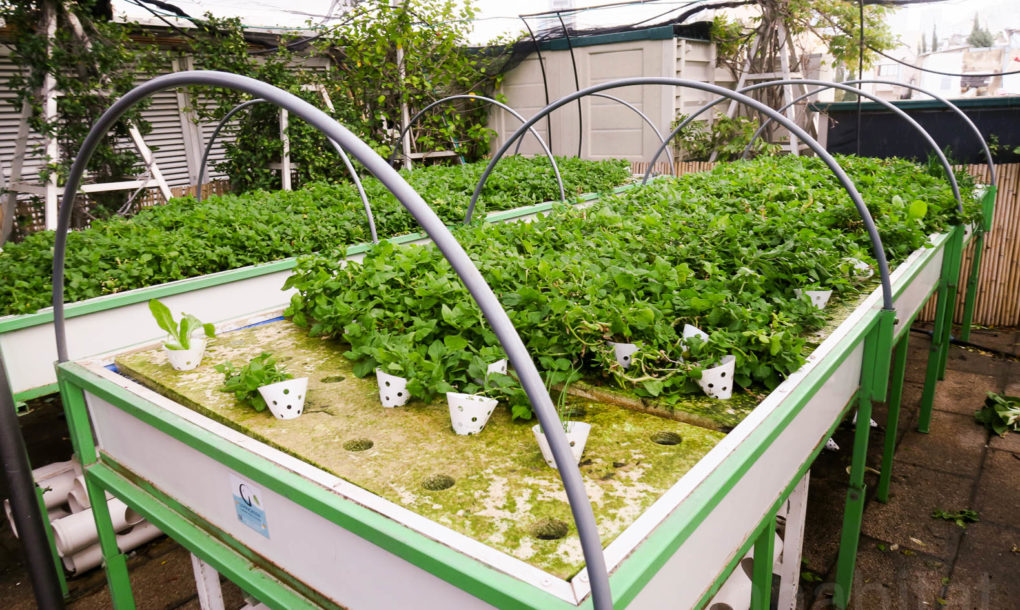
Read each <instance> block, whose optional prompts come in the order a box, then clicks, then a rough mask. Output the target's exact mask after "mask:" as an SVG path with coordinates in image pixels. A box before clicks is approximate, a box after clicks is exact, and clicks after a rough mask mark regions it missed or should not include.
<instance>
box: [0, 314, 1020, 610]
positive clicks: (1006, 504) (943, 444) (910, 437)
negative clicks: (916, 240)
mask: <svg viewBox="0 0 1020 610" xmlns="http://www.w3.org/2000/svg"><path fill="white" fill-rule="evenodd" d="M971 342H972V343H975V344H978V345H981V346H985V347H988V348H991V349H993V350H998V351H999V352H1005V353H1009V354H1017V353H1018V352H1020V332H1015V331H975V332H974V333H973V334H972V336H971ZM929 345H930V343H929V341H928V339H927V336H925V335H924V334H921V333H919V332H912V333H911V335H910V351H909V355H908V368H907V382H906V387H905V389H904V397H903V409H902V412H901V416H900V422H899V433H898V439H899V440H898V444H897V451H896V461H895V464H894V468H893V478H892V488H891V493H890V500H889V502H888V503H887V504H882V503H879V502H877V501H875V500H874V498H873V497H871V496H872V493H871V492H873V487H874V485H875V483H876V481H877V476H876V475H874V474H869V475H868V477H867V482H868V484H869V497H868V502H867V506H866V508H865V513H864V527H863V534H862V537H861V542H860V547H859V554H858V559H857V570H856V576H855V579H854V590H853V597H852V604H851V605H852V607H853V608H855V609H869V610H870V609H876V610H877V609H883V610H884V609H893V610H895V609H901V608H902V609H906V608H910V609H915V608H939V607H947V608H960V609H968V610H970V609H973V610H998V609H1012V608H1017V607H1020V602H1018V601H1017V600H1020V521H1018V520H1017V515H1018V508H1020V434H1016V433H1012V434H1010V435H1009V436H1008V437H1007V438H1004V439H1003V438H999V437H997V436H994V435H989V433H988V432H987V431H986V430H985V429H984V428H983V427H981V426H980V425H978V424H976V423H975V422H974V419H973V413H974V411H975V410H977V409H978V408H980V406H981V404H982V402H983V401H984V397H985V394H986V392H989V391H994V392H1005V393H1008V394H1013V395H1020V359H1018V358H1016V357H1013V358H1006V357H1002V356H995V355H993V354H990V353H987V352H978V351H975V350H973V349H968V348H961V347H956V346H954V347H953V348H951V351H950V358H949V363H948V370H947V372H946V378H945V380H944V381H942V382H941V383H940V385H939V388H938V392H937V395H936V399H935V409H936V411H935V414H934V418H933V422H932V426H931V431H930V433H929V434H921V433H919V432H917V431H916V425H917V415H918V405H919V400H920V395H921V384H922V382H923V380H924V370H925V359H926V357H927V350H928V346H929ZM34 407H35V409H36V410H35V411H34V412H33V413H32V414H30V415H28V416H24V417H23V418H22V426H23V429H24V431H25V434H26V438H28V440H29V453H30V455H31V457H32V459H33V463H34V464H45V463H48V462H51V461H56V460H61V459H67V456H68V455H69V454H70V447H69V446H68V445H67V442H66V427H62V426H63V422H62V419H63V418H62V414H61V413H60V411H59V406H58V405H56V404H54V403H52V402H50V403H46V402H42V401H40V402H37V403H36V404H35V405H34ZM874 418H875V420H876V421H877V422H879V424H880V426H879V427H878V428H876V429H874V430H873V431H872V434H871V440H870V452H869V460H868V465H869V466H871V467H872V468H877V467H878V466H879V462H880V456H881V447H882V444H883V442H884V434H885V433H884V429H885V423H886V420H885V418H886V410H885V406H884V405H881V404H879V405H876V407H875V415H874ZM851 434H852V430H851V428H850V426H848V425H845V426H843V427H841V428H840V429H839V430H838V431H837V433H836V435H835V437H834V438H835V440H836V441H837V442H838V443H839V444H840V445H841V446H842V447H843V448H844V450H843V451H840V452H838V453H830V452H823V453H822V455H821V456H820V457H819V458H818V460H817V461H816V463H815V465H814V466H813V467H812V469H811V488H810V493H809V500H808V502H809V506H808V518H807V525H806V532H805V537H806V542H805V547H804V557H803V570H802V580H801V596H800V597H801V604H800V607H802V608H810V609H811V610H820V609H824V608H828V607H830V606H831V601H830V600H831V591H832V585H831V584H830V583H831V582H832V581H833V579H834V574H835V564H836V555H837V551H838V544H839V531H840V526H841V523H842V514H843V503H844V500H845V494H846V487H845V484H846V479H847V470H846V468H847V466H848V465H849V461H850V452H849V449H850V447H851V446H852V442H851ZM0 495H6V492H5V490H0ZM965 508H966V509H973V510H976V511H977V512H978V514H979V518H980V521H979V522H977V523H973V524H971V525H969V526H968V527H967V528H966V529H963V528H961V527H959V526H957V525H956V524H954V523H951V522H948V521H942V520H937V519H933V518H932V517H931V512H932V511H933V510H934V509H942V510H947V511H956V510H960V509H965ZM129 565H130V567H131V578H132V584H133V587H134V592H135V597H136V600H137V603H138V607H139V608H141V609H147V608H148V609H170V608H189V609H191V608H198V607H199V604H198V600H197V594H196V591H195V584H194V580H193V579H192V574H191V562H190V559H189V555H188V553H187V552H186V551H185V550H184V549H182V548H181V547H179V546H178V545H176V544H175V543H174V542H172V541H170V540H167V539H165V538H163V539H160V540H156V541H154V542H152V543H150V544H148V545H146V546H144V547H142V548H141V549H139V550H138V551H136V552H134V553H132V555H131V557H130V559H129ZM70 586H71V601H70V604H69V605H70V607H71V608H73V609H74V610H92V609H98V608H108V607H109V606H110V601H109V599H110V598H109V594H108V592H107V590H106V587H105V580H104V576H103V573H102V571H100V570H94V571H92V572H91V573H88V574H85V575H83V576H81V577H77V578H74V579H71V581H70ZM224 596H225V598H226V604H227V605H226V607H227V608H239V607H241V606H242V605H244V602H243V599H242V594H241V592H240V591H239V590H238V589H237V587H235V586H233V585H231V584H229V583H226V584H225V586H224ZM0 600H3V602H2V606H3V608H11V609H21V608H26V609H27V608H33V607H35V604H34V600H33V597H32V593H31V587H30V585H29V583H28V582H27V579H26V575H25V573H24V570H23V569H22V567H21V564H20V558H19V557H18V555H17V542H16V540H14V539H13V537H12V536H11V533H10V529H9V527H8V525H7V523H6V520H4V521H3V524H2V526H0Z"/></svg>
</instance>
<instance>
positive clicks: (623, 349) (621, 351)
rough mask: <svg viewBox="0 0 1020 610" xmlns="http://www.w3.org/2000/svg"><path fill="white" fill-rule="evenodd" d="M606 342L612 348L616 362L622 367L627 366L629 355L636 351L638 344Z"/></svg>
mask: <svg viewBox="0 0 1020 610" xmlns="http://www.w3.org/2000/svg"><path fill="white" fill-rule="evenodd" d="M606 343H608V344H609V347H611V348H613V357H615V358H616V363H617V364H619V365H620V366H622V367H623V368H627V367H629V366H630V360H631V356H633V355H634V352H636V351H638V346H637V345H635V344H634V343H613V342H612V341H606Z"/></svg>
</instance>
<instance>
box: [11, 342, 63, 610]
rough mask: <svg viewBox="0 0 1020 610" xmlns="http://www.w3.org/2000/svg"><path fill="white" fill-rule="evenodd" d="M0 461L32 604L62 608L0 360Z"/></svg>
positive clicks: (29, 471) (43, 607) (26, 453)
mask: <svg viewBox="0 0 1020 610" xmlns="http://www.w3.org/2000/svg"><path fill="white" fill-rule="evenodd" d="M0 460H2V461H3V470H4V477H5V478H6V479H7V488H8V489H9V490H10V492H9V493H10V495H11V498H10V499H11V510H12V512H13V513H14V522H15V523H16V524H17V529H18V532H19V533H20V534H21V548H22V549H23V550H24V552H25V560H26V564H27V567H28V576H29V579H30V580H31V581H32V590H33V592H34V593H35V600H36V602H37V603H38V604H39V607H40V608H42V609H43V610H51V609H57V608H63V607H64V596H63V593H62V592H61V590H60V583H59V581H58V579H57V574H56V565H54V563H53V556H52V555H51V554H50V543H49V539H48V538H47V537H46V530H45V529H44V526H43V519H45V517H44V516H43V515H42V513H41V510H40V508H39V501H38V499H37V498H36V495H35V481H34V480H33V479H32V469H31V467H30V466H29V463H28V452H27V451H26V450H25V441H24V439H23V438H21V427H20V425H19V424H18V415H17V412H16V411H15V408H14V395H13V394H12V393H11V386H10V382H9V381H8V380H7V368H6V367H5V366H4V362H3V358H0Z"/></svg>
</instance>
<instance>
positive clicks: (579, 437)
mask: <svg viewBox="0 0 1020 610" xmlns="http://www.w3.org/2000/svg"><path fill="white" fill-rule="evenodd" d="M531 432H532V433H533V434H534V435H535V441H536V442H537V443H538V448H539V449H540V450H541V451H542V457H543V458H545V463H546V464H548V465H549V467H550V468H556V462H555V461H553V455H552V450H551V449H550V448H549V439H547V438H546V437H545V433H544V432H542V424H535V425H534V426H532V427H531ZM590 432H591V424H586V423H584V422H579V421H568V422H567V425H566V434H567V442H569V443H570V453H571V454H573V456H574V461H576V462H580V461H581V455H582V454H583V453H584V445H585V443H587V442H588V434H589V433H590Z"/></svg>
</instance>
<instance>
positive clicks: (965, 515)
mask: <svg viewBox="0 0 1020 610" xmlns="http://www.w3.org/2000/svg"><path fill="white" fill-rule="evenodd" d="M931 518H932V519H942V520H944V521H952V522H953V523H955V524H957V525H959V526H960V527H962V528H963V529H967V524H968V523H977V522H978V521H980V519H978V514H977V511H975V510H970V509H966V508H965V509H963V510H954V511H947V510H942V509H940V508H936V509H935V510H933V511H931Z"/></svg>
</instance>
